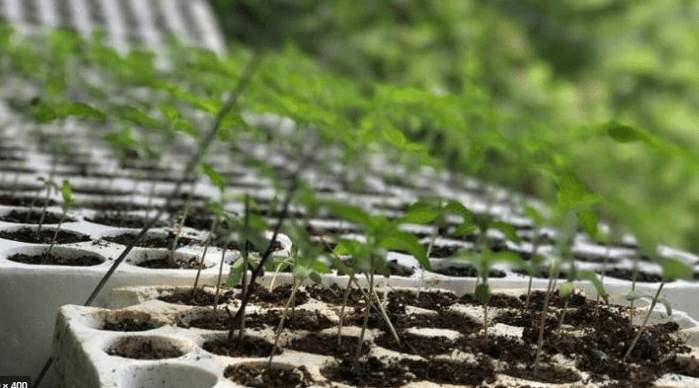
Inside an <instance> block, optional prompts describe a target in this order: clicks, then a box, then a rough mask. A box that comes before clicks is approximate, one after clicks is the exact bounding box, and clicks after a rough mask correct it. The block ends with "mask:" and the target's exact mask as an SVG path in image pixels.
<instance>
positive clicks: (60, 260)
mask: <svg viewBox="0 0 699 388" xmlns="http://www.w3.org/2000/svg"><path fill="white" fill-rule="evenodd" d="M7 260H10V261H14V262H17V263H24V264H43V265H67V266H72V267H90V266H93V265H99V264H101V263H102V259H100V258H99V257H97V256H90V255H83V256H78V257H63V256H60V255H57V254H54V253H46V252H44V253H41V254H38V255H27V254H24V253H18V254H15V255H12V256H9V257H8V258H7Z"/></svg>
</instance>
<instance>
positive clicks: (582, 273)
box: [578, 269, 609, 302]
mask: <svg viewBox="0 0 699 388" xmlns="http://www.w3.org/2000/svg"><path fill="white" fill-rule="evenodd" d="M578 277H579V278H580V279H583V280H589V281H590V283H592V285H593V286H594V287H595V291H596V292H597V295H599V296H601V297H602V299H604V301H605V302H608V298H609V294H607V292H606V291H605V289H604V284H602V282H601V281H600V280H599V278H598V277H597V274H596V273H594V272H592V271H590V270H589V269H582V270H579V271H578Z"/></svg>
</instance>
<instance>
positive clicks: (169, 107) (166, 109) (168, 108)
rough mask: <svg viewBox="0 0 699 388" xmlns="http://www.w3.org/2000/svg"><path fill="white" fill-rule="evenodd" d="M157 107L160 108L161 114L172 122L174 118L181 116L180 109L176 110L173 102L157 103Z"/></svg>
mask: <svg viewBox="0 0 699 388" xmlns="http://www.w3.org/2000/svg"><path fill="white" fill-rule="evenodd" d="M158 109H160V111H161V112H162V113H163V116H165V117H166V118H167V119H168V121H170V123H174V122H175V120H177V119H179V118H180V117H181V115H180V111H179V110H177V107H175V105H173V104H170V103H167V102H162V103H160V104H159V105H158Z"/></svg>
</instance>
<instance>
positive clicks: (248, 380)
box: [223, 364, 313, 388]
mask: <svg viewBox="0 0 699 388" xmlns="http://www.w3.org/2000/svg"><path fill="white" fill-rule="evenodd" d="M223 376H224V377H227V378H229V379H231V380H232V381H234V382H236V383H239V384H243V385H244V386H246V387H275V388H298V387H308V386H311V385H312V383H313V381H312V378H311V375H310V374H309V373H308V370H306V368H305V367H304V366H301V367H291V366H285V367H281V368H267V365H266V364H263V365H246V364H243V365H231V366H229V367H227V368H226V369H225V370H224V372H223Z"/></svg>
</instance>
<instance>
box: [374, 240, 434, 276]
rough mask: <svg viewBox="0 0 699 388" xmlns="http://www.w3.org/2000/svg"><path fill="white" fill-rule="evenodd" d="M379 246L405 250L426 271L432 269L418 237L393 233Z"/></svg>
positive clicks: (380, 242)
mask: <svg viewBox="0 0 699 388" xmlns="http://www.w3.org/2000/svg"><path fill="white" fill-rule="evenodd" d="M379 246H381V247H384V248H388V249H404V250H406V251H408V253H410V254H411V255H413V256H414V257H415V259H417V261H418V262H420V265H422V267H423V268H424V269H426V270H429V269H430V268H431V266H430V260H429V259H428V258H427V252H425V249H424V248H423V247H422V245H421V244H420V241H418V239H417V237H415V235H413V234H411V233H408V232H393V233H392V234H391V235H390V236H388V237H386V238H383V239H381V241H379Z"/></svg>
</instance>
